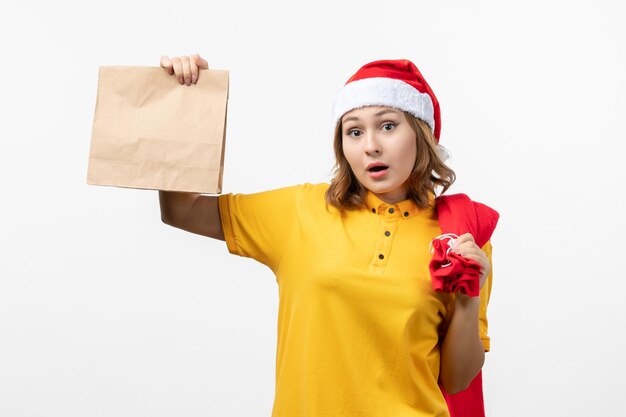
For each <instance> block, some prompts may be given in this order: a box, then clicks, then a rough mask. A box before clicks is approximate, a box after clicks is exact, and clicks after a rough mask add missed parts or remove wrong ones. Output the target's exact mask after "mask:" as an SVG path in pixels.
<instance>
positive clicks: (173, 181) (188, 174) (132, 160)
mask: <svg viewBox="0 0 626 417" xmlns="http://www.w3.org/2000/svg"><path fill="white" fill-rule="evenodd" d="M227 101H228V71H219V70H200V75H199V77H198V82H197V84H192V85H191V86H186V85H180V84H178V81H177V80H176V77H175V76H172V75H169V74H167V72H166V71H165V70H164V69H163V68H160V67H100V72H99V77H98V95H97V99H96V110H95V115H94V120H93V130H92V136H91V148H90V150H89V166H88V169H87V184H91V185H111V186H117V187H130V188H143V189H154V190H167V191H188V192H197V193H210V194H217V193H221V191H222V173H223V170H224V140H225V135H226V108H227Z"/></svg>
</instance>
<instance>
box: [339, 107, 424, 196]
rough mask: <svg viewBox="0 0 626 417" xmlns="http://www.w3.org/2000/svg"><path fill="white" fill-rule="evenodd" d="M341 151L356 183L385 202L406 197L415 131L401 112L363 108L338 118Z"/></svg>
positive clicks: (411, 166)
mask: <svg viewBox="0 0 626 417" xmlns="http://www.w3.org/2000/svg"><path fill="white" fill-rule="evenodd" d="M341 122H342V128H341V135H342V146H343V153H344V155H345V156H346V159H347V160H348V163H349V164H350V167H351V168H352V172H354V175H355V176H356V178H357V179H358V180H359V182H360V183H361V184H362V185H363V186H364V187H365V188H367V189H368V190H370V191H371V192H373V193H374V194H376V195H377V196H378V197H379V198H380V199H381V200H383V201H385V202H387V203H397V202H398V201H402V200H404V199H406V198H407V186H406V181H407V179H408V178H409V175H411V172H412V171H413V166H414V164H415V158H416V157H417V144H416V134H415V132H414V131H413V129H411V127H410V126H409V122H408V121H407V119H406V116H405V114H404V112H403V111H401V110H396V109H393V108H390V107H378V106H376V107H374V106H373V107H363V108H360V109H355V110H352V111H350V112H348V113H346V114H344V115H343V117H342V118H341Z"/></svg>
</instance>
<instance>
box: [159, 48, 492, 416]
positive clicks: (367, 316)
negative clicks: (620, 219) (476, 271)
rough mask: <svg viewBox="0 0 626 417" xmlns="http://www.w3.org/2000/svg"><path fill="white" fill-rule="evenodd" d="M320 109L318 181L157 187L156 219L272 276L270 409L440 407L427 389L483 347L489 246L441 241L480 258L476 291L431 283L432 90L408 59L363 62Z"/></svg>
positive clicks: (193, 78) (185, 73) (389, 411)
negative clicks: (211, 188)
mask: <svg viewBox="0 0 626 417" xmlns="http://www.w3.org/2000/svg"><path fill="white" fill-rule="evenodd" d="M161 66H162V67H163V68H164V69H165V70H166V71H167V72H168V73H169V74H171V75H175V76H176V77H177V78H178V81H179V83H180V84H186V85H187V86H192V85H193V84H195V83H196V82H197V80H198V74H199V71H198V69H199V68H208V64H207V62H206V61H205V60H204V59H202V58H201V57H200V56H198V55H192V56H182V57H176V58H172V59H169V58H168V57H166V56H164V57H162V58H161ZM192 88H193V87H192ZM333 111H334V115H335V118H336V122H337V125H336V131H335V139H334V150H335V155H336V171H335V177H334V178H333V179H332V181H331V183H330V184H308V183H307V184H300V185H294V186H290V187H284V188H280V189H277V190H271V191H265V192H260V193H255V194H225V195H220V196H217V197H216V196H204V195H199V194H191V193H178V192H164V191H160V192H159V198H160V204H161V214H162V219H163V221H164V222H165V223H166V224H169V225H171V226H174V227H178V228H181V229H184V230H187V231H190V232H193V233H197V234H202V235H205V236H208V237H212V238H215V239H220V240H225V242H226V245H227V248H228V250H229V252H231V253H233V254H237V255H240V256H246V257H251V258H254V259H256V260H258V261H259V262H262V263H263V264H265V265H267V266H269V267H270V268H271V269H272V271H273V272H274V273H275V274H276V280H277V283H278V287H279V314H278V346H277V363H276V397H275V402H274V408H273V413H272V415H273V416H275V417H292V416H293V417H295V416H298V417H303V416H314V417H333V416H372V417H383V416H385V417H387V416H389V417H403V416H407V417H408V416H416V417H417V416H448V415H449V413H448V408H447V406H446V401H445V400H444V396H443V395H442V392H441V388H440V386H441V387H443V388H444V389H445V391H447V392H448V393H456V392H459V391H462V390H464V389H465V388H466V387H467V386H468V385H469V384H470V382H471V381H472V380H473V379H474V377H475V376H476V375H477V374H478V373H479V371H480V370H481V367H482V365H483V362H484V352H485V350H488V348H489V346H488V343H489V338H488V336H487V333H486V319H485V311H486V304H487V300H488V296H489V291H488V290H489V287H490V281H491V245H490V243H489V242H487V243H486V244H485V245H484V246H483V247H482V248H481V247H479V246H478V245H477V244H476V243H475V241H474V237H473V236H472V235H471V234H469V233H467V234H463V235H461V236H459V237H458V239H456V243H455V245H454V247H453V248H452V250H453V251H454V252H455V253H457V254H459V255H461V256H462V257H464V258H467V259H470V260H473V261H475V262H477V263H478V264H479V265H480V277H479V285H480V287H481V291H480V296H478V297H470V296H466V295H464V294H462V293H456V294H454V293H447V292H437V291H434V290H433V288H432V284H431V275H430V271H429V262H430V260H431V258H432V255H431V253H430V251H429V246H430V243H431V241H432V240H433V238H435V237H437V236H438V235H440V234H441V228H440V226H439V223H438V218H437V211H436V209H435V198H436V197H435V189H436V188H437V187H442V193H444V192H445V191H446V190H447V189H448V188H449V187H450V185H451V184H452V183H453V182H454V180H455V174H454V172H453V171H452V170H451V169H450V168H448V167H447V166H446V165H445V164H444V160H443V158H444V156H445V150H444V149H443V148H442V147H440V146H439V145H438V142H439V132H440V129H441V127H440V117H439V105H438V102H437V99H436V97H435V95H434V93H433V92H432V90H431V89H430V87H429V86H428V84H427V83H426V81H425V80H424V78H423V77H422V75H421V74H420V72H419V71H418V69H417V68H416V67H415V65H413V63H411V62H410V61H406V60H395V61H376V62H372V63H369V64H366V65H365V66H363V67H362V68H361V69H359V70H358V71H357V73H355V74H354V75H353V76H352V77H351V78H350V79H349V80H348V82H347V83H346V85H345V86H344V87H343V88H342V90H341V91H340V92H339V93H338V95H337V97H336V99H335V103H334V107H333ZM485 282H489V284H488V285H485Z"/></svg>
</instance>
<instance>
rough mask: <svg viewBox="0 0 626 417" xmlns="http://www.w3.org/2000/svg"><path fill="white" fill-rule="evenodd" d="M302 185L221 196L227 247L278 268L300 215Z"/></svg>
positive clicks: (221, 215) (219, 199) (219, 198)
mask: <svg viewBox="0 0 626 417" xmlns="http://www.w3.org/2000/svg"><path fill="white" fill-rule="evenodd" d="M302 187H303V185H295V186H291V187H284V188H279V189H275V190H270V191H263V192H259V193H254V194H232V193H231V194H222V195H220V196H218V205H219V212H220V220H221V223H222V230H223V231H224V239H225V240H226V246H227V247H228V251H229V252H230V253H232V254H235V255H239V256H245V257H248V258H253V259H255V260H257V261H259V262H261V263H263V264H265V265H267V266H269V267H270V268H271V269H272V270H274V271H275V270H276V267H277V266H278V263H279V262H280V259H281V257H282V254H283V251H284V249H285V247H286V245H287V243H288V241H289V236H290V235H291V231H292V229H293V227H294V224H295V222H296V220H297V218H298V200H299V196H300V194H301V191H302Z"/></svg>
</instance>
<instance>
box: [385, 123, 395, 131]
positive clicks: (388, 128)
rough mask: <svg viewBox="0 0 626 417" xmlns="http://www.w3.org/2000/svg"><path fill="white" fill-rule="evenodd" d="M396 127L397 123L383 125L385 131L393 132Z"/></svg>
mask: <svg viewBox="0 0 626 417" xmlns="http://www.w3.org/2000/svg"><path fill="white" fill-rule="evenodd" d="M395 125H396V124H395V123H385V124H384V125H383V130H391V129H393V128H394V127H395Z"/></svg>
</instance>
